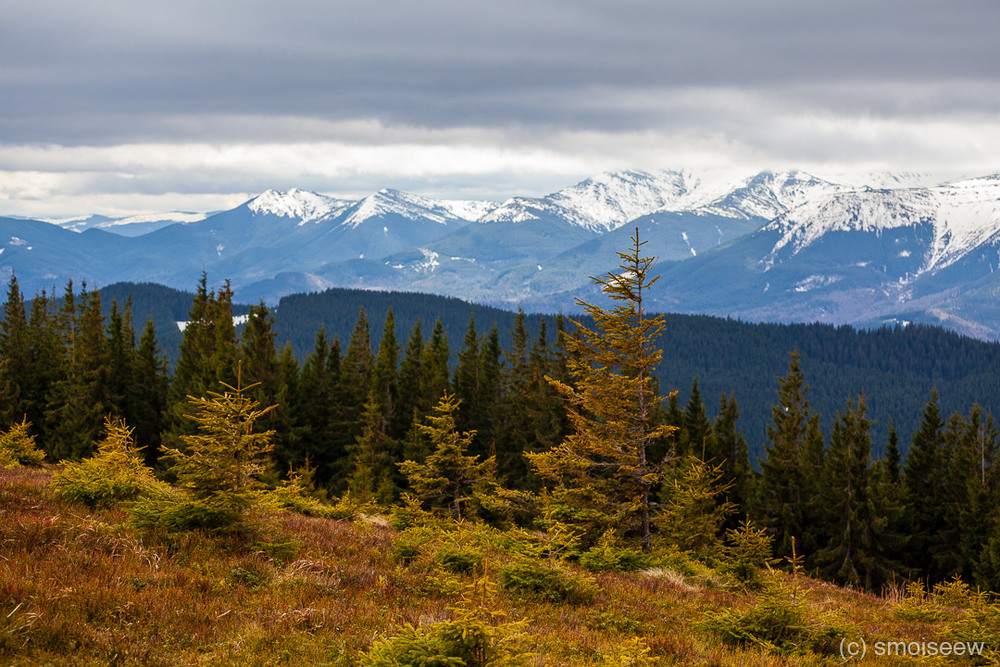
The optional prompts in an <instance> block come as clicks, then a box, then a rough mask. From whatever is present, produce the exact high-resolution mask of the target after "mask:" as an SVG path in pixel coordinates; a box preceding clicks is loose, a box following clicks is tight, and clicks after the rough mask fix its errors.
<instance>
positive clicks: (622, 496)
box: [528, 229, 670, 551]
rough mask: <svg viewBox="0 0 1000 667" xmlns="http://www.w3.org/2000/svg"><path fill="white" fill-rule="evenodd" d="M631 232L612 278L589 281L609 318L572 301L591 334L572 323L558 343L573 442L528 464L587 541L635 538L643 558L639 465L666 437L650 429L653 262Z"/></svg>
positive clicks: (645, 487)
mask: <svg viewBox="0 0 1000 667" xmlns="http://www.w3.org/2000/svg"><path fill="white" fill-rule="evenodd" d="M644 244H645V242H644V241H640V240H639V231H638V229H636V232H635V234H634V235H633V237H632V246H631V247H630V249H629V251H628V252H625V253H618V255H619V257H620V258H621V260H622V264H621V266H620V269H621V272H612V273H609V274H607V275H605V276H602V277H598V278H594V282H595V283H596V284H597V285H599V286H600V287H601V288H602V290H603V292H604V294H605V295H606V296H607V297H609V298H610V299H611V300H612V302H613V303H612V305H611V307H609V308H603V307H601V306H597V305H593V304H589V303H586V302H584V301H582V300H577V303H578V304H579V305H580V306H582V307H583V309H584V310H585V311H586V313H587V314H588V315H590V316H591V317H592V318H593V320H594V324H595V328H594V329H591V328H589V327H587V326H584V325H583V324H581V323H579V322H576V323H575V324H576V325H577V329H576V332H575V334H574V335H573V336H572V337H570V338H569V340H568V341H567V350H568V351H569V352H570V360H569V362H568V366H569V373H570V376H571V377H572V378H573V380H574V381H575V387H574V386H570V385H567V384H565V383H562V382H558V381H553V382H554V384H555V386H556V388H557V389H558V390H559V392H560V393H561V394H562V395H563V396H564V397H565V399H566V402H567V413H568V417H569V422H570V424H571V425H572V429H573V433H572V434H571V435H569V436H567V437H566V438H565V439H564V440H563V442H562V443H561V444H560V445H558V446H557V447H555V448H553V449H552V450H550V451H548V452H542V453H538V454H529V455H528V456H529V459H530V460H531V464H532V466H533V467H534V469H535V471H536V472H537V473H538V474H539V476H540V477H541V478H542V479H543V480H545V481H546V482H548V483H551V484H553V485H554V486H555V488H554V489H553V491H552V495H553V499H554V501H555V502H556V503H557V504H558V506H559V507H560V510H561V511H562V512H563V513H565V514H566V515H568V516H569V517H571V518H573V519H574V520H575V522H577V523H579V524H581V525H584V526H585V527H587V528H589V529H590V531H591V536H592V537H594V536H595V535H594V530H595V529H596V531H597V534H598V535H599V534H601V533H603V532H604V531H605V530H606V529H607V528H609V527H616V528H627V529H628V528H631V529H637V530H638V532H639V535H640V536H641V539H642V546H643V550H645V551H648V550H649V549H650V547H651V536H652V530H651V528H652V525H651V518H652V509H653V498H652V493H653V490H654V489H655V488H656V486H657V484H658V483H659V482H660V479H661V474H660V469H659V466H658V465H657V464H656V463H655V462H651V461H649V460H648V459H647V452H648V449H649V447H650V444H651V443H652V442H653V441H654V439H656V438H658V437H664V436H666V434H667V433H668V432H669V431H670V428H669V427H667V426H655V425H654V424H652V423H651V417H652V415H653V408H654V406H655V405H656V403H657V402H658V401H659V400H660V399H659V398H657V397H656V396H655V395H654V394H653V382H652V378H651V377H650V371H651V370H652V368H653V367H654V366H655V365H656V364H657V363H658V362H659V360H660V357H661V356H662V351H661V350H660V349H658V348H656V347H655V343H656V340H657V338H658V336H659V335H660V333H661V332H662V331H663V329H664V324H663V316H662V315H661V316H657V317H649V316H648V315H647V313H646V310H645V303H644V299H645V296H646V292H647V291H648V290H649V288H650V287H651V286H652V284H653V283H655V282H656V279H657V277H658V276H657V277H651V276H650V270H651V269H652V266H653V264H654V263H655V259H654V258H651V257H644V256H643V255H642V254H641V253H642V246H643V245H644Z"/></svg>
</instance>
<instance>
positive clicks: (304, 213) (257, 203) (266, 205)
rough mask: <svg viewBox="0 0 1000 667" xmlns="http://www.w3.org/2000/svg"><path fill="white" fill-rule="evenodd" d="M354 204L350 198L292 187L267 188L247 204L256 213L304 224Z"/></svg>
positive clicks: (337, 213) (329, 216)
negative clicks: (337, 197) (282, 189)
mask: <svg viewBox="0 0 1000 667" xmlns="http://www.w3.org/2000/svg"><path fill="white" fill-rule="evenodd" d="M353 204H354V202H353V201H350V200H346V199H336V198H334V197H328V196H326V195H321V194H317V193H315V192H309V191H307V190H299V189H297V188H292V189H291V190H289V191H287V192H281V191H278V190H266V191H265V192H263V193H262V194H261V195H259V196H258V197H255V198H254V199H252V200H251V201H249V202H247V204H246V206H247V208H248V209H249V210H250V211H251V212H252V213H254V214H256V215H273V216H277V217H279V218H291V219H294V220H297V221H298V224H300V225H304V224H306V223H309V222H318V221H320V220H323V219H325V218H331V217H334V216H336V215H339V214H340V213H343V212H344V211H345V210H347V209H348V208H349V207H350V206H352V205H353Z"/></svg>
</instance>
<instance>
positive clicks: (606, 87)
mask: <svg viewBox="0 0 1000 667" xmlns="http://www.w3.org/2000/svg"><path fill="white" fill-rule="evenodd" d="M0 16H2V17H3V19H2V21H0V104H2V108H3V112H2V113H0V215H24V216H30V217H48V218H58V217H69V216H73V215H81V214H90V213H100V214H105V215H125V214H128V213H137V212H154V211H174V210H177V211H209V210H222V209H227V208H231V207H233V206H236V205H238V204H240V203H241V202H243V201H245V200H247V199H248V198H250V197H251V196H253V195H256V194H258V193H260V192H262V191H263V190H265V189H267V188H276V189H289V188H293V187H298V188H302V189H308V190H314V191H317V192H323V193H327V194H331V195H336V196H343V197H362V196H364V195H366V194H369V193H371V192H374V191H376V190H378V189H380V188H383V187H391V188H396V189H400V190H406V191H410V192H415V193H419V194H423V195H426V196H432V197H441V198H451V199H493V200H498V201H502V200H505V199H507V198H509V197H511V196H515V195H521V196H541V195H544V194H548V193H550V192H554V191H556V190H559V189H561V188H563V187H566V186H569V185H572V184H574V183H576V182H578V181H580V180H583V179H585V178H587V177H589V176H593V175H595V174H597V173H600V172H603V171H608V170H615V169H650V170H653V169H693V170H698V169H717V168H724V169H733V170H737V171H740V170H746V171H747V172H748V173H750V172H753V171H758V170H763V169H792V168H795V169H802V170H805V171H810V172H812V173H816V174H818V175H822V176H826V177H838V176H839V177H843V178H845V179H850V178H861V176H860V174H864V173H868V172H880V171H906V172H918V173H924V174H930V175H932V176H933V177H935V178H937V177H939V178H941V179H946V178H956V177H960V176H981V175H986V174H992V173H996V172H1000V67H998V63H1000V40H998V39H997V38H996V29H997V27H998V26H1000V3H998V2H996V0H950V1H948V2H945V1H944V0H941V1H934V2H931V1H928V0H878V1H877V2H872V1H871V0H863V1H861V0H809V1H803V0H613V1H612V0H601V1H599V2H598V1H594V0H565V1H564V0H504V1H503V2H496V0H493V1H491V2H480V1H478V0H419V1H416V0H321V1H314V0H281V1H280V2H279V1H277V0H274V1H267V2H265V1H261V0H211V1H210V2H206V1H205V0H194V1H190V0H170V1H169V2H163V1H144V0H131V1H129V2H126V1H124V0H115V1H109V0H87V2H80V0H67V1H50V0H30V1H28V0H0Z"/></svg>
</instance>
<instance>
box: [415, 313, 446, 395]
mask: <svg viewBox="0 0 1000 667" xmlns="http://www.w3.org/2000/svg"><path fill="white" fill-rule="evenodd" d="M450 356H451V351H450V350H449V348H448V334H446V333H445V331H444V324H442V323H441V319H440V318H438V320H437V321H436V322H435V323H434V330H433V331H431V337H430V340H429V341H427V347H426V348H425V349H424V354H423V369H422V377H421V391H422V392H423V393H424V396H426V397H427V399H428V400H429V401H430V403H431V404H432V405H433V404H434V402H435V401H437V400H439V399H440V398H441V397H442V396H444V395H445V394H447V393H449V392H450V391H451V382H450V381H449V377H450V376H451V373H450V371H449V370H448V359H449V357H450Z"/></svg>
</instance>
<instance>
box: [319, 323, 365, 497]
mask: <svg viewBox="0 0 1000 667" xmlns="http://www.w3.org/2000/svg"><path fill="white" fill-rule="evenodd" d="M374 361H375V359H374V356H373V355H372V344H371V334H370V332H369V327H368V317H367V315H366V314H365V310H364V308H362V309H361V310H360V312H359V313H358V319H357V321H356V322H355V324H354V330H353V331H352V332H351V339H350V342H349V343H348V345H347V350H346V352H345V353H344V356H343V358H342V359H341V361H340V378H339V380H338V382H337V386H336V390H335V393H334V398H335V403H334V405H335V410H336V421H335V422H334V424H333V426H334V431H333V433H332V436H333V437H332V438H331V439H330V441H329V442H328V443H327V447H328V448H329V451H328V452H326V453H325V454H324V458H326V459H328V460H331V461H333V465H334V478H333V479H332V480H331V488H336V489H342V488H345V487H346V483H347V479H346V476H347V474H349V469H348V468H349V463H348V461H347V450H348V447H350V446H351V445H353V444H354V443H355V442H356V440H357V438H358V436H360V435H361V432H362V430H363V428H364V424H363V421H362V415H363V414H364V410H365V402H366V401H367V400H368V397H369V394H370V393H371V390H372V379H373V375H374Z"/></svg>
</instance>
